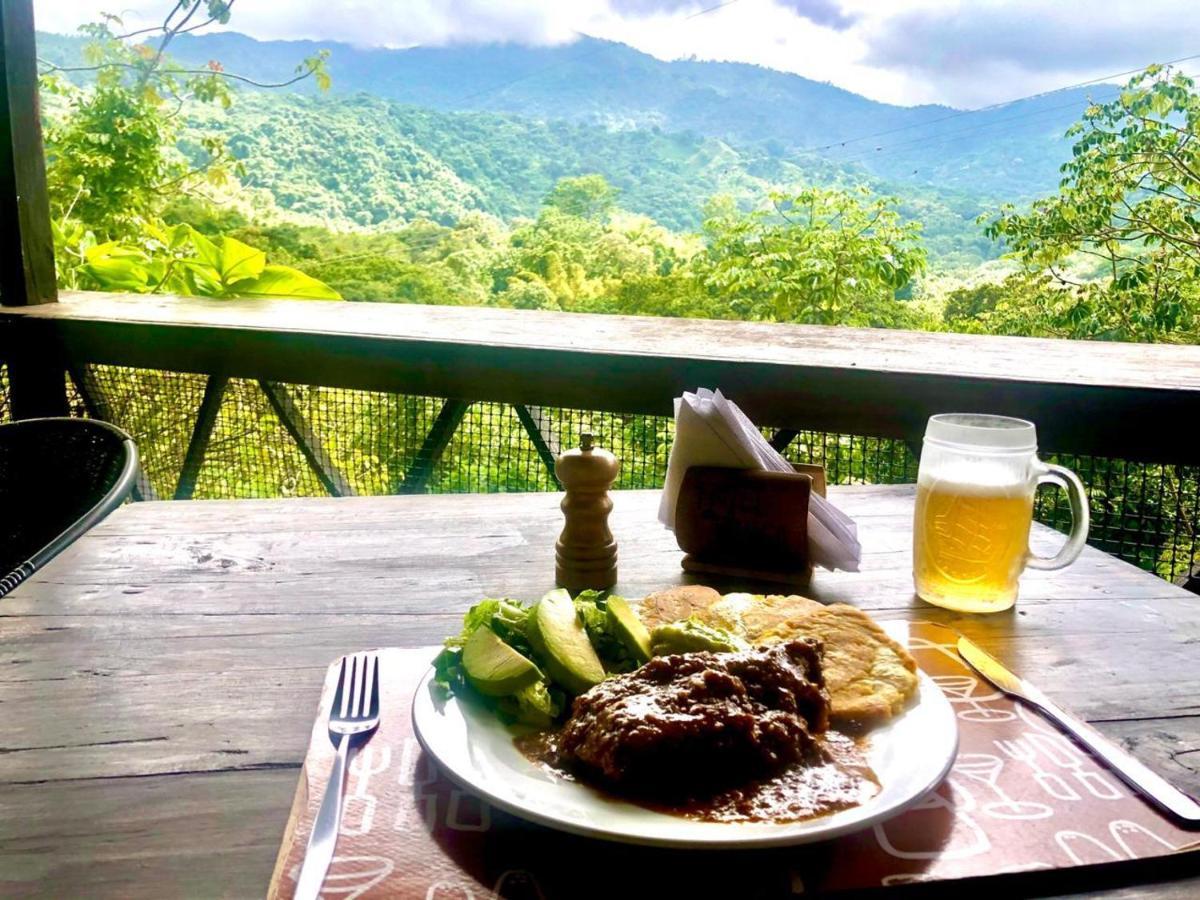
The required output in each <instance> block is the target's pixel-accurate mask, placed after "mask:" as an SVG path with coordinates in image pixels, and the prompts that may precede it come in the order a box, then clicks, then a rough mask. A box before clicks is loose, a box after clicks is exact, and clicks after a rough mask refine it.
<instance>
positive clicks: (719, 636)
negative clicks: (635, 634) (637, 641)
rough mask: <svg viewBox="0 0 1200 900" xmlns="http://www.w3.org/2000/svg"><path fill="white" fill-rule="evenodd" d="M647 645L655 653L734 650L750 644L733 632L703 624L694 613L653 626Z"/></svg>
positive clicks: (663, 654)
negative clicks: (677, 620) (648, 644)
mask: <svg viewBox="0 0 1200 900" xmlns="http://www.w3.org/2000/svg"><path fill="white" fill-rule="evenodd" d="M650 647H651V649H652V650H653V651H654V655H655V656H666V655H667V654H668V653H696V652H699V651H704V650H709V651H712V652H713V653H736V652H737V651H739V650H749V649H750V645H749V644H748V643H747V642H746V641H744V640H742V638H740V637H738V636H737V635H736V634H734V633H733V632H731V631H726V630H725V629H723V628H718V627H716V626H714V625H705V624H704V623H703V622H701V621H700V620H699V619H698V618H696V617H695V616H693V617H692V618H690V619H684V620H683V621H681V622H668V623H667V624H665V625H659V626H657V627H656V628H655V629H654V630H653V631H652V632H650Z"/></svg>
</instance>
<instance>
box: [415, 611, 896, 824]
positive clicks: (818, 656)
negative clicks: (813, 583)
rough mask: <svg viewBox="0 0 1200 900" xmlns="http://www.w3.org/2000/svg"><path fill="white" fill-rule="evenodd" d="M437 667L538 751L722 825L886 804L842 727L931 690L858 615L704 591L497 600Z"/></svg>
mask: <svg viewBox="0 0 1200 900" xmlns="http://www.w3.org/2000/svg"><path fill="white" fill-rule="evenodd" d="M434 668H435V677H434V679H433V683H432V685H433V688H434V690H435V692H438V693H440V694H441V695H442V696H443V697H448V696H450V695H457V696H461V697H463V698H464V699H470V700H472V702H478V703H482V704H484V705H485V706H486V708H487V709H489V710H491V711H492V712H494V713H495V714H496V715H498V716H499V717H500V718H501V719H502V720H503V721H505V722H506V723H509V724H513V725H519V726H525V727H524V729H523V733H522V734H518V735H517V736H516V740H517V742H518V746H519V747H520V748H521V750H522V752H524V753H525V755H526V756H527V757H528V758H530V759H532V760H535V761H536V762H539V763H541V764H542V765H544V766H547V767H549V768H550V769H551V770H553V771H555V772H557V773H559V774H561V775H563V776H565V777H569V778H576V779H579V780H582V781H586V782H588V783H590V784H593V785H596V786H598V787H600V788H602V789H603V790H605V791H608V792H611V793H617V794H620V795H621V796H624V797H627V798H629V799H633V800H635V801H636V802H638V803H643V804H646V805H651V806H654V807H655V808H661V809H665V810H668V811H670V812H673V813H677V814H682V815H687V816H693V817H700V818H704V819H712V820H717V821H760V822H762V821H795V820H798V819H803V818H808V817H810V816H814V815H819V814H822V813H826V812H830V811H833V810H836V809H844V808H847V807H849V806H853V805H856V804H858V803H861V802H863V801H864V800H865V799H867V798H869V797H870V796H873V794H874V793H875V792H876V791H877V790H878V783H877V782H876V781H875V779H874V776H873V774H872V773H871V771H870V769H869V768H868V767H867V765H866V763H865V762H864V759H863V756H862V754H861V752H860V749H859V748H858V746H857V744H856V743H855V740H854V739H852V738H850V737H848V736H847V735H846V734H844V733H842V732H843V731H847V732H848V731H854V732H858V733H862V732H865V731H867V730H869V729H870V728H871V727H874V726H875V725H878V724H880V723H882V722H884V721H886V720H887V719H889V718H890V717H892V716H894V715H897V714H898V713H899V712H900V711H902V710H903V708H904V706H905V704H906V703H907V701H908V700H909V699H910V698H911V697H912V696H913V695H914V694H915V693H916V689H917V676H916V664H915V663H914V662H913V659H912V657H911V656H909V655H908V653H907V651H905V649H904V648H903V647H901V646H900V645H899V644H897V643H896V642H895V641H893V640H891V638H889V637H888V636H887V634H885V633H884V631H883V630H882V629H881V628H880V627H879V626H878V625H877V624H876V623H875V622H874V620H872V619H871V618H870V616H868V615H866V614H865V613H862V612H861V611H859V610H857V609H855V608H854V607H851V606H846V605H844V604H834V605H832V606H828V607H827V606H823V605H822V604H820V603H817V602H816V601H813V600H810V599H808V598H806V597H801V596H797V595H767V596H762V595H755V594H727V595H725V596H724V597H722V596H721V595H720V594H718V593H717V592H716V591H714V590H712V589H711V588H703V587H684V588H673V589H671V590H668V591H660V592H658V593H655V594H651V595H650V596H648V597H646V598H645V599H644V600H643V601H641V602H640V603H638V602H630V601H627V600H625V599H623V598H621V597H617V596H615V595H609V594H606V593H601V592H596V591H585V592H583V593H581V594H579V595H578V596H577V597H574V598H572V597H571V596H570V594H568V593H567V592H566V591H564V590H555V591H551V592H550V593H548V594H546V595H545V596H544V597H542V598H541V599H540V600H538V601H537V602H536V603H533V604H525V603H522V602H520V601H517V600H510V599H488V600H484V601H482V602H480V603H477V604H476V605H475V606H473V607H472V608H471V609H470V610H469V611H468V613H467V614H466V616H465V617H464V619H463V628H462V631H461V632H460V633H459V634H458V635H456V636H454V637H451V638H449V639H448V640H447V641H446V646H445V648H444V649H443V651H442V653H441V654H440V655H439V656H438V657H437V659H436V660H435V662H434Z"/></svg>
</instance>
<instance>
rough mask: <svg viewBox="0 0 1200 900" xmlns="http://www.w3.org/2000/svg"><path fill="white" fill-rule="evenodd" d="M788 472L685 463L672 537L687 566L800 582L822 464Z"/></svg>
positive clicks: (807, 571) (807, 568) (808, 571)
mask: <svg viewBox="0 0 1200 900" xmlns="http://www.w3.org/2000/svg"><path fill="white" fill-rule="evenodd" d="M795 469H796V471H795V472H770V471H766V470H763V469H731V468H723V467H719V466H692V467H690V468H689V469H688V470H687V472H685V473H684V476H683V483H682V484H681V485H680V488H679V497H678V500H677V501H676V506H675V537H676V540H677V541H678V542H679V549H680V550H682V551H683V552H684V553H685V554H686V556H684V558H683V563H682V565H683V568H684V569H685V570H686V571H688V572H697V573H703V574H714V575H728V576H733V577H736V578H752V579H757V580H762V581H778V582H800V581H807V580H808V578H809V577H810V576H811V575H812V562H811V560H810V559H809V556H808V502H809V497H810V496H811V495H812V492H813V491H816V492H817V493H818V494H819V495H820V496H822V497H824V496H825V469H824V467H822V466H814V465H797V466H796V467H795Z"/></svg>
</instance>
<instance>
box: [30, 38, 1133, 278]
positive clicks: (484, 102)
mask: <svg viewBox="0 0 1200 900" xmlns="http://www.w3.org/2000/svg"><path fill="white" fill-rule="evenodd" d="M38 41H39V46H38V50H39V55H40V56H42V57H43V58H44V59H48V60H50V61H53V62H58V63H63V64H70V63H73V62H76V61H78V59H79V58H80V52H81V48H82V43H83V42H82V39H80V38H77V37H63V36H59V35H48V34H41V35H39V37H38ZM325 47H327V48H329V49H330V50H331V51H332V52H331V58H330V65H329V68H330V72H331V74H332V76H333V90H332V91H331V92H330V93H329V94H324V95H319V94H317V92H316V91H315V86H314V85H313V84H312V83H311V80H310V81H307V82H301V83H299V84H297V85H296V86H294V87H293V88H289V89H287V90H284V91H278V90H276V91H271V92H263V91H256V90H253V89H239V95H240V96H239V98H238V100H237V102H236V103H235V104H234V107H233V109H232V110H231V111H230V112H228V113H225V112H223V111H219V110H209V109H202V110H196V111H193V112H192V118H191V120H190V130H189V132H188V135H187V137H186V138H185V140H184V141H183V144H182V149H183V150H184V152H185V153H187V154H188V155H189V156H191V157H192V158H193V159H195V160H200V159H202V158H203V150H202V149H201V147H200V143H199V135H200V133H202V132H205V131H214V130H215V131H219V132H222V133H223V134H224V135H225V136H226V138H227V140H228V143H229V146H230V147H231V148H232V150H233V152H234V154H235V155H236V156H237V157H238V159H239V160H240V161H241V163H242V165H243V167H244V168H245V171H246V177H245V179H244V181H245V183H246V184H247V185H248V186H250V187H255V188H260V189H262V190H263V191H265V192H267V193H268V194H269V195H270V197H271V198H272V201H273V204H274V206H276V207H277V208H278V209H279V210H281V211H282V212H283V213H284V214H285V216H291V217H293V218H296V219H298V220H301V221H316V220H320V221H324V222H327V223H329V224H331V225H333V226H335V227H338V226H340V227H345V226H366V227H383V228H391V227H395V226H397V225H400V224H403V223H405V222H411V221H413V220H415V219H420V218H427V219H432V220H434V221H437V222H441V223H450V222H453V221H455V220H457V219H459V218H460V217H462V216H463V215H464V214H466V213H469V212H483V213H488V214H491V215H495V216H497V217H499V218H501V219H503V220H505V221H511V220H513V219H514V218H516V217H520V216H530V215H533V214H535V213H536V211H537V208H538V206H539V204H540V202H541V200H542V198H543V197H544V196H545V195H546V194H547V192H548V191H549V190H550V188H551V187H552V186H553V184H554V182H555V181H556V180H557V179H558V178H560V177H563V176H571V175H581V174H586V173H591V172H597V173H600V174H602V175H604V176H605V177H606V178H607V179H608V180H609V181H610V182H611V183H612V184H614V185H615V186H617V187H618V188H619V189H620V192H621V193H620V203H621V206H622V207H623V208H625V209H628V210H630V211H632V212H637V213H643V214H645V215H648V216H650V217H652V218H654V219H656V220H657V221H659V222H661V223H662V224H664V225H666V226H668V227H670V228H672V229H676V230H686V231H690V230H695V229H696V228H698V226H699V224H700V221H701V218H702V209H703V204H704V202H705V201H706V200H707V199H708V198H709V197H711V196H713V195H714V194H717V193H729V194H732V195H734V196H735V197H737V198H738V199H739V200H741V201H742V202H743V203H745V204H749V203H751V202H758V201H761V199H762V196H763V194H764V192H765V191H766V190H767V189H769V188H770V187H771V186H775V185H795V184H801V183H808V184H819V185H826V186H829V185H848V184H855V183H861V182H867V183H869V184H870V185H871V186H872V187H873V188H874V189H875V190H877V191H881V192H887V193H893V194H896V195H898V196H899V197H901V198H902V200H903V202H904V206H903V211H904V213H905V214H907V215H910V216H912V217H914V218H917V219H919V220H920V221H922V222H923V223H924V225H925V239H926V244H927V246H928V248H929V251H930V255H931V258H932V260H933V261H935V262H936V263H939V264H941V265H969V264H972V263H975V262H978V261H979V260H980V259H986V258H989V257H993V256H995V255H996V252H997V248H996V246H995V245H994V244H993V243H992V242H990V241H988V240H987V239H985V238H984V237H983V236H982V235H981V233H980V229H979V227H978V226H977V225H976V224H975V219H976V217H977V216H978V215H979V214H980V213H981V212H983V211H985V210H988V209H992V208H994V207H995V206H996V205H997V204H998V202H999V201H1000V200H1010V201H1021V200H1023V199H1028V198H1030V197H1033V196H1036V195H1038V194H1042V193H1049V192H1051V191H1053V190H1054V189H1055V187H1056V184H1057V179H1058V166H1059V164H1060V163H1061V162H1062V160H1063V159H1064V158H1065V156H1066V154H1067V153H1068V147H1067V144H1066V143H1065V142H1064V141H1063V139H1062V137H1061V135H1062V133H1063V131H1064V130H1065V129H1066V127H1067V126H1068V124H1070V123H1071V122H1073V121H1075V119H1077V118H1078V116H1079V114H1080V112H1081V111H1082V109H1083V106H1084V103H1085V102H1086V96H1087V94H1086V92H1083V91H1064V92H1060V93H1056V94H1054V95H1052V96H1047V97H1043V98H1039V99H1036V100H1029V101H1024V102H1022V103H1017V104H1011V105H1009V106H1006V107H1003V108H999V109H992V110H987V111H982V112H978V113H969V112H964V111H960V110H953V109H950V108H948V107H941V106H921V107H911V108H910V107H900V106H892V105H888V104H882V103H876V102H874V101H871V100H868V99H866V98H865V97H861V96H858V95H855V94H852V93H850V92H848V91H844V90H841V89H840V88H836V87H833V86H831V85H828V84H822V83H819V82H815V81H811V80H808V79H805V78H801V77H799V76H796V75H790V74H786V73H781V72H777V71H774V70H771V69H765V68H761V67H757V66H750V65H742V64H732V63H712V62H696V61H682V62H663V61H661V60H658V59H655V58H654V57H651V56H648V55H646V54H644V53H640V52H638V51H636V50H634V49H632V48H630V47H627V46H624V45H621V44H615V43H611V42H606V41H599V40H595V39H591V38H584V39H581V40H579V41H577V42H576V43H574V44H570V45H566V46H562V47H543V48H535V47H522V46H517V45H511V44H505V45H482V46H470V47H463V46H459V47H443V48H416V49H410V50H386V49H378V48H360V47H353V46H350V45H346V44H337V43H328V42H323V43H314V42H307V41H256V40H254V39H252V38H249V37H246V36H245V35H241V34H236V33H232V32H226V33H216V34H209V35H203V36H199V35H182V36H180V37H179V38H178V39H177V40H176V42H175V43H173V44H172V53H173V55H174V57H175V58H176V59H177V60H178V61H179V62H181V63H183V64H184V65H188V66H193V67H202V66H204V65H206V64H207V63H208V62H209V61H210V60H219V61H220V62H221V63H222V64H223V65H224V66H225V67H226V68H227V69H228V70H229V71H232V72H237V73H238V74H241V75H245V76H247V77H249V78H252V79H256V80H260V81H266V82H270V81H276V80H280V79H286V77H288V76H289V75H290V74H291V73H292V72H293V70H294V69H295V66H296V64H297V63H298V62H299V61H300V60H301V59H303V58H304V57H306V56H309V55H312V54H313V53H315V52H317V51H318V50H319V49H321V48H325ZM84 77H86V76H84ZM1115 90H1116V88H1113V87H1110V86H1100V87H1098V88H1097V89H1096V95H1097V96H1098V97H1104V96H1107V94H1108V93H1111V92H1113V91H1115ZM868 136H869V139H867V140H859V138H863V137H868Z"/></svg>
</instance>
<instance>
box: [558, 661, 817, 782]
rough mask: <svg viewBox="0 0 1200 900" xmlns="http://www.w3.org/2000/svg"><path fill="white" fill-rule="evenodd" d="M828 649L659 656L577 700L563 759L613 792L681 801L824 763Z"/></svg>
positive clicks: (565, 733) (561, 745) (563, 745)
mask: <svg viewBox="0 0 1200 900" xmlns="http://www.w3.org/2000/svg"><path fill="white" fill-rule="evenodd" d="M828 707H829V698H828V696H827V695H826V693H825V691H824V689H823V687H822V684H821V662H820V647H819V645H818V644H817V642H816V641H811V640H796V641H788V642H786V643H780V644H777V645H775V646H774V647H770V648H767V649H763V650H744V651H742V652H740V653H712V652H701V653H681V654H672V655H670V656H658V657H655V658H654V659H652V660H650V662H648V663H646V664H645V665H644V666H642V667H641V668H639V669H637V670H636V671H634V672H630V673H628V674H626V675H618V676H615V677H613V678H609V679H607V680H606V681H604V682H602V683H601V684H599V685H597V686H596V687H594V688H592V689H591V690H590V691H588V692H587V693H585V694H583V695H582V696H581V697H579V698H577V699H576V701H575V704H574V706H573V707H572V711H571V717H570V718H569V719H568V720H567V724H566V725H565V727H564V728H563V731H562V734H561V737H560V739H559V743H558V748H559V756H560V759H561V760H564V761H567V762H568V763H570V764H574V765H576V766H578V767H580V768H582V769H584V770H586V771H587V772H588V773H589V774H591V775H593V776H595V777H597V778H599V779H600V780H602V781H604V782H605V783H607V784H608V785H610V786H613V787H618V788H620V789H622V790H627V791H632V792H634V793H638V794H651V795H654V796H656V797H670V798H681V797H690V796H694V795H697V794H699V795H709V794H712V793H713V792H715V791H716V790H718V789H721V788H726V787H729V786H731V785H733V784H737V783H739V782H744V781H749V780H754V779H758V778H764V777H767V776H770V775H773V774H775V773H776V772H778V771H779V770H781V769H783V768H785V767H786V766H788V765H791V764H793V763H798V762H801V761H804V760H811V761H824V759H825V756H824V753H823V751H822V748H821V746H820V744H819V743H818V742H817V738H816V735H818V734H820V733H822V732H824V731H825V727H826V724H827V720H828Z"/></svg>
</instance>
